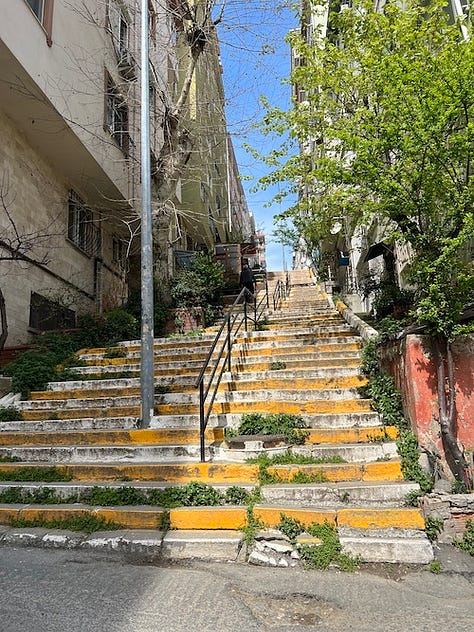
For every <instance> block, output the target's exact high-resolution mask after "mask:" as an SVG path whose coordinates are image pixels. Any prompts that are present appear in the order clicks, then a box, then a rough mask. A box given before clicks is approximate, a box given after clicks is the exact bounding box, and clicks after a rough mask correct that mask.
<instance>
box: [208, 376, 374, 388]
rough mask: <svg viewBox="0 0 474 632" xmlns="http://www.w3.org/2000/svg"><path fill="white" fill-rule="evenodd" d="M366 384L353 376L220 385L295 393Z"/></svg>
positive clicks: (264, 380)
mask: <svg viewBox="0 0 474 632" xmlns="http://www.w3.org/2000/svg"><path fill="white" fill-rule="evenodd" d="M366 384H367V378H365V377H362V376H358V375H354V376H349V377H340V378H338V377H326V378H286V379H282V378H278V377H275V378H266V379H260V380H254V381H251V380H236V381H234V382H225V383H221V385H220V389H219V390H222V391H260V390H267V391H268V390H280V389H291V390H297V391H308V390H311V391H312V390H318V389H327V388H359V387H361V386H365V385H366Z"/></svg>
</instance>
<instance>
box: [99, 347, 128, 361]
mask: <svg viewBox="0 0 474 632" xmlns="http://www.w3.org/2000/svg"><path fill="white" fill-rule="evenodd" d="M126 357H127V351H126V349H124V348H123V347H107V348H106V350H105V351H104V358H109V359H112V358H126Z"/></svg>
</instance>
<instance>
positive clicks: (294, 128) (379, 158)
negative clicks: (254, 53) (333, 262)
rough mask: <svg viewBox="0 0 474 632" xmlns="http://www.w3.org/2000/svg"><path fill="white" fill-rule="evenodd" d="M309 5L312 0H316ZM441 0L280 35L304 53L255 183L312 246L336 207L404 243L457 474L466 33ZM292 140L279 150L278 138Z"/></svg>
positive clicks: (472, 64) (471, 293)
mask: <svg viewBox="0 0 474 632" xmlns="http://www.w3.org/2000/svg"><path fill="white" fill-rule="evenodd" d="M316 4H317V3H316V2H315V3H313V5H316ZM447 8H448V4H447V3H446V2H444V1H443V2H441V1H434V2H429V3H425V2H421V1H418V0H409V1H408V2H406V3H403V8H402V7H401V6H399V5H398V4H395V3H387V4H386V5H385V6H384V7H383V9H382V11H377V10H375V9H374V5H373V2H371V1H369V0H356V1H355V2H354V3H353V6H352V7H351V8H347V9H343V10H342V11H339V12H338V13H335V12H334V13H331V14H330V29H329V30H328V36H327V37H325V38H323V37H322V36H321V35H322V34H318V33H316V35H315V36H314V37H313V41H309V42H308V40H307V38H306V37H302V36H301V35H298V34H293V35H292V36H291V37H290V40H291V44H292V46H293V48H294V49H295V50H296V51H297V53H298V55H299V57H300V59H301V60H302V63H301V64H300V65H299V66H298V67H296V68H295V70H294V72H293V74H292V77H291V81H292V83H293V84H294V85H296V86H297V87H298V90H299V92H300V94H301V91H302V90H303V91H304V93H305V99H304V101H301V102H296V101H295V103H294V106H293V107H292V109H291V110H290V111H288V112H282V111H281V110H275V109H271V108H269V109H268V112H267V115H266V117H265V120H264V123H263V127H264V131H265V132H266V133H277V134H287V135H288V139H287V138H285V141H284V143H283V147H282V148H279V149H277V150H275V151H274V152H273V153H272V155H271V156H270V157H267V162H270V163H271V164H273V165H276V168H275V170H274V171H273V173H272V174H271V175H269V176H268V177H266V178H264V179H263V180H262V182H261V185H262V186H263V187H266V186H268V185H270V184H272V183H275V182H286V183H287V189H286V190H287V192H298V193H299V194H300V195H299V199H298V202H297V203H296V204H295V205H293V206H292V207H291V208H290V209H289V210H288V211H286V212H285V213H284V214H282V216H280V219H281V220H285V219H287V218H291V219H292V221H293V224H294V225H295V226H296V227H297V229H298V230H299V231H301V233H302V235H303V236H304V237H305V240H306V241H307V242H308V241H309V242H311V241H312V242H313V243H314V244H315V245H318V244H319V243H320V242H321V241H323V240H324V238H325V237H327V235H328V234H329V231H330V229H331V227H332V226H333V225H334V223H335V222H336V221H337V219H338V218H340V217H341V216H343V217H345V218H346V221H345V223H346V225H347V226H349V227H350V230H352V231H355V230H356V229H357V227H369V226H370V225H372V224H374V223H376V224H377V225H378V226H379V227H381V228H382V230H383V231H384V239H385V241H391V242H392V243H395V242H397V243H405V244H407V245H408V246H409V249H410V251H411V253H412V261H411V264H410V281H411V282H412V283H413V285H414V286H415V287H416V305H417V309H416V316H417V319H418V321H419V322H421V323H423V324H425V325H426V327H427V332H428V333H430V334H432V335H433V336H434V338H435V340H436V349H437V364H438V398H439V421H440V426H441V433H442V437H443V442H444V446H445V450H446V453H447V460H448V462H449V463H450V466H451V468H452V470H453V473H454V475H455V477H456V478H457V479H458V480H460V481H462V482H464V481H465V477H466V474H465V471H466V470H465V466H466V461H465V458H464V455H463V453H462V451H461V449H460V448H459V446H458V443H457V441H456V437H455V390H454V375H453V361H452V352H451V343H452V341H453V340H454V338H455V337H456V335H458V334H459V333H462V332H463V331H466V327H461V325H460V319H461V315H462V313H463V311H464V309H465V307H466V305H467V304H469V303H470V302H472V301H473V299H474V275H473V268H472V258H473V252H472V235H473V228H474V219H473V194H474V188H473V178H472V177H471V175H472V166H471V160H472V152H473V149H474V145H473V138H474V137H473V131H474V122H473V121H474V119H473V116H474V81H473V79H472V78H473V76H474V74H473V71H474V42H473V41H472V39H471V38H470V37H469V35H470V33H469V27H467V28H468V37H463V35H462V33H461V30H460V28H459V24H452V23H450V21H449V14H448V11H447ZM292 143H293V146H294V147H295V146H296V147H298V148H299V149H300V150H301V151H299V152H298V153H295V154H293V155H289V154H288V146H291V144H292Z"/></svg>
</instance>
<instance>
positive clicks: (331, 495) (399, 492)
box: [261, 481, 419, 507]
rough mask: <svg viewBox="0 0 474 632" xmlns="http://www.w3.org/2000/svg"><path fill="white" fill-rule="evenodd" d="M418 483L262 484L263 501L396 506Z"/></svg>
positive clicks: (302, 504) (331, 505) (322, 505)
mask: <svg viewBox="0 0 474 632" xmlns="http://www.w3.org/2000/svg"><path fill="white" fill-rule="evenodd" d="M418 490H419V485H418V484H417V483H410V482H406V481H394V482H383V483H379V482H363V481H357V482H340V483H306V484H304V485H298V484H294V483H291V484H290V483H289V484H280V483H279V484H275V485H265V486H264V487H262V490H261V492H262V496H263V498H264V500H265V501H266V502H269V503H280V502H283V503H285V504H291V505H298V506H301V507H314V506H318V507H334V506H337V505H350V506H351V507H354V506H358V507H377V506H379V505H383V506H384V507H397V506H400V505H402V504H403V501H404V499H405V498H406V496H407V494H409V493H410V492H412V491H418Z"/></svg>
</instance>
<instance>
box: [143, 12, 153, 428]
mask: <svg viewBox="0 0 474 632" xmlns="http://www.w3.org/2000/svg"><path fill="white" fill-rule="evenodd" d="M140 79H141V86H140V88H141V110H140V113H141V115H140V120H141V125H140V132H141V177H142V214H141V220H142V221H141V291H142V328H141V338H142V348H141V365H140V369H141V371H140V388H141V423H140V427H141V428H149V426H150V423H151V420H152V418H153V412H154V399H155V397H154V363H153V360H154V349H153V236H152V235H153V234H152V217H151V166H150V91H149V84H150V78H149V46H148V0H141V72H140Z"/></svg>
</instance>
